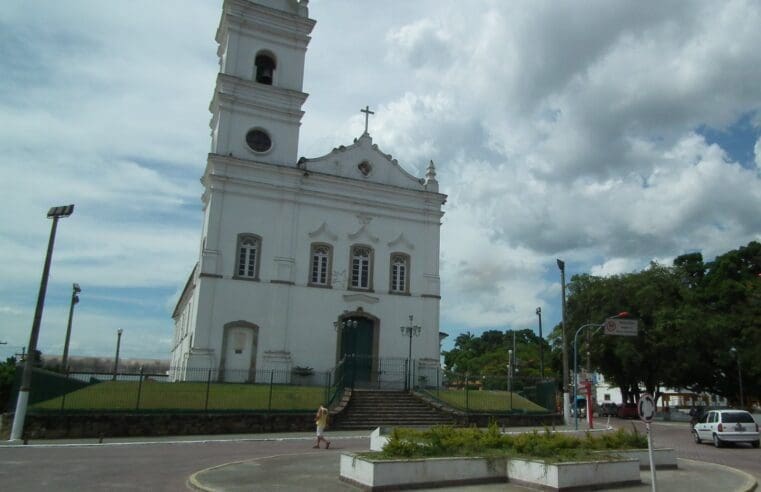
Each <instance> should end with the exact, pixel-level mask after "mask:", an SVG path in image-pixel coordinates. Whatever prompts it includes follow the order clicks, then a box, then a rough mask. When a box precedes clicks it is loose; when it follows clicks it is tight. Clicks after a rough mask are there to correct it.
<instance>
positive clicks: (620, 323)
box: [603, 318, 638, 337]
mask: <svg viewBox="0 0 761 492" xmlns="http://www.w3.org/2000/svg"><path fill="white" fill-rule="evenodd" d="M603 326H604V327H605V332H604V333H605V334H606V335H621V336H625V337H636V336H637V328H638V323H637V320H636V319H626V318H608V319H606V320H605V324H604V325H603Z"/></svg>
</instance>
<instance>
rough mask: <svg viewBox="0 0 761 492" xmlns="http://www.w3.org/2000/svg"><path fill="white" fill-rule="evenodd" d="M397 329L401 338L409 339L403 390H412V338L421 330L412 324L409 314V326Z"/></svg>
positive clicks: (417, 335) (418, 334)
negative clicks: (400, 333)
mask: <svg viewBox="0 0 761 492" xmlns="http://www.w3.org/2000/svg"><path fill="white" fill-rule="evenodd" d="M399 329H400V331H401V332H402V335H403V336H405V337H409V339H410V344H409V350H408V352H407V376H406V378H405V389H412V381H411V379H410V376H411V369H412V337H413V336H416V337H419V336H420V332H421V331H422V328H421V327H420V326H418V325H413V324H412V315H411V314H410V324H409V326H400V327H399Z"/></svg>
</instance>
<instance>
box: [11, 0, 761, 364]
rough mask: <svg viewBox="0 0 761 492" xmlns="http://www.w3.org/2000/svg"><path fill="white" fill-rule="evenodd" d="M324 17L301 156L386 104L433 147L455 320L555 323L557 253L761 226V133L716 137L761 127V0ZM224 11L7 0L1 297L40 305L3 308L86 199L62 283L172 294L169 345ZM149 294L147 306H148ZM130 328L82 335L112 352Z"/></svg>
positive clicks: (374, 130) (398, 7) (679, 244)
mask: <svg viewBox="0 0 761 492" xmlns="http://www.w3.org/2000/svg"><path fill="white" fill-rule="evenodd" d="M310 11H311V14H312V17H313V18H315V19H316V20H317V26H316V27H315V30H314V32H313V34H312V41H311V43H310V46H309V50H308V52H307V66H306V70H305V81H304V87H305V91H307V92H308V93H310V97H309V99H308V101H307V104H306V105H305V108H304V109H305V111H306V115H305V117H304V120H303V124H302V127H301V142H300V151H301V153H302V154H303V155H306V156H315V155H322V154H325V153H326V152H329V151H330V149H331V148H333V147H335V146H337V145H340V144H346V143H348V142H351V140H352V139H353V138H354V137H356V136H358V135H359V134H360V133H361V131H362V129H363V118H362V117H361V115H360V114H359V109H360V108H362V107H364V106H365V105H370V106H371V108H372V109H373V110H375V111H376V114H375V116H373V117H372V118H371V120H370V133H371V135H372V136H373V139H374V141H375V142H376V143H378V144H379V146H380V148H381V149H382V150H383V151H384V152H387V153H391V154H393V155H394V157H396V158H398V159H399V162H400V164H401V165H403V166H404V167H405V168H406V169H408V170H409V171H411V172H414V173H417V174H418V175H422V174H423V173H424V172H425V167H426V165H427V163H428V161H429V160H430V159H433V160H434V161H435V163H436V166H437V170H438V173H439V182H440V184H441V187H442V191H443V192H445V193H448V194H449V200H448V203H447V205H446V206H445V210H446V216H445V218H444V225H443V226H442V247H441V250H442V262H441V276H442V295H443V300H442V320H443V322H444V328H445V330H448V331H450V334H452V335H454V336H456V333H455V332H454V331H453V330H459V329H465V328H475V327H478V328H488V327H505V326H508V325H510V326H514V327H518V328H522V327H534V326H535V325H536V320H535V314H534V310H535V308H536V307H537V306H542V307H543V312H544V314H545V323H546V324H547V325H548V326H551V325H554V323H555V322H556V321H557V319H558V318H559V306H557V304H558V299H559V296H560V294H559V285H558V278H557V273H558V272H557V269H556V268H555V265H554V260H555V258H557V257H562V258H564V259H565V260H566V262H567V264H568V267H569V274H572V273H573V272H591V273H593V274H610V273H625V272H628V271H633V270H637V269H640V268H644V267H646V266H647V264H648V262H649V261H650V260H651V259H652V258H658V259H659V261H663V262H665V263H667V262H668V261H669V259H670V258H673V257H674V256H676V255H679V254H681V253H684V252H687V251H695V250H700V251H702V252H703V255H704V257H706V258H711V257H712V256H713V255H716V254H720V253H722V252H724V251H727V250H729V249H734V248H737V247H739V246H741V245H743V244H745V243H747V242H748V241H750V240H753V239H758V240H761V232H760V231H761V219H760V218H759V214H758V210H761V177H760V176H759V169H761V157H760V156H761V139H759V140H757V141H756V142H755V164H756V167H755V168H751V169H749V168H747V167H745V168H743V167H742V166H741V165H739V164H738V163H734V162H732V161H731V158H730V157H729V156H730V155H731V152H729V151H728V150H729V149H726V148H721V147H719V146H718V145H716V144H713V145H711V144H709V143H708V142H706V140H705V139H704V138H703V137H702V136H701V135H700V133H699V129H700V128H701V127H704V126H707V127H711V128H716V129H718V130H727V129H728V128H730V127H731V125H732V124H733V123H734V122H735V121H736V120H738V119H739V118H740V117H741V116H742V115H747V114H751V115H752V118H751V121H752V125H756V128H758V127H760V126H761V119H759V118H761V117H760V116H759V115H761V84H758V80H761V51H759V50H758V49H757V47H758V46H760V45H761V30H759V29H758V26H759V25H761V6H759V5H758V4H757V3H755V2H746V1H738V0H733V1H728V2H723V3H721V4H717V3H716V2H709V1H702V2H701V1H698V2H694V3H692V4H690V8H684V6H683V5H677V4H671V3H667V2H666V3H658V4H652V5H649V6H648V8H647V9H643V8H641V6H638V5H634V4H631V3H629V2H623V1H621V2H617V1H613V2H611V1H608V0H604V1H603V0H600V1H595V2H592V3H586V4H584V5H583V6H579V5H577V4H575V3H562V2H553V1H549V0H548V1H526V2H519V3H517V4H516V3H509V4H508V3H504V2H498V1H493V0H491V1H489V0H484V1H481V2H460V1H456V0H445V1H443V2H442V1H432V0H430V1H419V2H392V3H387V2H386V3H384V2H370V3H368V2H349V3H347V2H341V3H335V2H312V3H311V4H310ZM219 14H220V6H219V4H218V2H209V1H203V0H195V1H190V0H188V1H182V2H179V1H168V0H167V1H162V2H158V3H156V2H144V3H141V2H129V3H125V4H113V3H103V2H96V1H85V0H79V1H74V2H67V3H66V4H63V3H60V4H59V3H54V4H50V3H49V2H38V3H35V2H32V3H31V4H30V2H20V1H16V2H11V3H10V4H9V5H6V6H4V8H3V9H2V11H0V41H2V44H0V45H2V46H6V47H7V46H13V47H14V48H15V49H13V50H6V52H4V55H6V56H4V57H3V58H2V61H0V70H2V71H3V74H4V77H3V78H2V80H0V156H1V157H0V161H1V162H0V163H1V164H2V165H0V177H2V180H3V185H2V189H3V194H4V198H5V203H6V206H4V207H2V208H0V223H2V224H3V230H2V231H0V248H1V249H2V250H3V251H4V253H5V255H4V259H3V260H0V276H2V278H3V279H4V280H5V281H6V282H5V287H3V286H0V295H4V296H5V298H6V299H9V296H12V295H16V296H18V295H20V294H14V292H16V293H18V292H24V293H31V294H29V295H28V297H29V298H30V299H26V298H24V299H20V298H18V297H16V298H13V299H11V300H9V301H7V302H5V305H6V306H9V307H12V306H17V307H16V308H15V309H18V310H20V311H21V312H23V313H24V314H23V315H21V314H19V313H18V312H13V313H12V312H10V311H3V310H2V309H0V316H3V317H5V318H4V319H8V320H9V323H10V322H13V323H15V324H18V323H19V321H20V320H23V321H24V322H25V323H26V322H28V319H27V318H29V319H31V314H30V313H29V312H28V311H29V310H30V309H31V308H30V307H29V305H31V304H32V303H33V299H32V298H33V295H34V293H35V292H36V291H35V288H36V283H37V282H38V278H39V272H40V270H41V263H42V255H43V252H44V248H45V245H46V241H47V234H48V231H49V221H47V220H46V219H45V218H44V213H45V211H46V210H47V207H49V206H51V205H57V204H63V203H76V204H77V209H76V211H75V215H74V216H72V217H71V218H69V219H66V220H65V221H62V222H61V227H60V229H59V237H58V241H57V244H56V256H55V262H54V268H53V272H52V277H51V285H69V284H70V282H71V281H79V282H81V283H82V284H83V285H84V284H87V285H90V286H94V287H97V288H103V289H108V288H111V289H116V288H161V289H163V290H162V294H161V299H159V301H158V303H159V304H160V305H161V309H163V310H164V312H166V313H167V314H166V317H165V318H161V317H159V316H156V315H155V314H151V316H150V317H149V318H150V319H145V320H141V321H140V323H142V326H150V327H151V329H150V331H149V332H145V333H143V335H145V337H146V339H147V340H151V339H155V340H158V339H159V338H161V339H166V338H167V337H168V336H170V334H171V321H170V320H169V317H168V316H169V311H170V310H171V308H172V307H173V304H174V300H175V299H176V296H177V295H179V291H180V289H181V288H182V286H183V285H184V282H185V280H186V279H187V275H188V273H189V271H190V269H191V268H192V265H193V263H194V262H195V259H196V254H197V250H198V241H199V235H200V220H201V213H200V201H199V198H198V197H199V195H200V193H201V187H200V185H199V183H198V178H199V177H200V175H201V173H202V170H203V163H204V160H205V154H206V152H207V151H208V144H209V129H208V120H209V113H208V110H207V108H208V102H209V100H210V98H211V95H212V90H213V85H214V77H215V75H216V71H217V65H216V63H217V59H216V44H215V42H214V40H213V37H214V33H215V29H216V25H217V20H218V18H219ZM756 138H758V137H756ZM751 146H752V144H751ZM10 285H13V286H14V288H13V289H11V288H10V287H9V286H10ZM172 292H174V294H170V293H172ZM105 297H108V296H106V295H104V298H101V299H100V300H99V301H98V302H99V303H101V304H98V306H100V308H99V309H101V310H99V311H98V316H99V318H98V319H94V318H93V319H91V320H88V321H87V322H86V323H85V322H84V321H83V323H85V324H89V325H90V326H92V329H93V330H94V331H95V330H96V328H95V326H96V324H98V323H100V324H102V326H106V327H108V330H114V329H115V328H116V327H117V326H118V325H121V323H122V321H123V317H124V311H123V310H122V311H109V310H108V309H107V308H106V306H107V305H109V304H110V303H111V301H110V300H109V299H106V298H105ZM139 298H141V297H140V295H137V297H136V298H135V302H134V303H133V309H134V310H136V311H137V313H140V312H141V311H143V310H148V309H147V308H146V307H145V305H141V304H140V302H139V300H138V299H139ZM127 301H128V302H132V301H130V300H129V299H128V300H127ZM151 305H152V304H151ZM141 306H142V307H141ZM151 312H152V313H153V311H151ZM14 313H15V314H14ZM82 315H83V317H84V316H85V312H84V310H83V312H82ZM8 316H13V320H10V318H8ZM16 318H18V319H16ZM127 319H128V320H129V316H127ZM128 322H129V321H128ZM137 324H138V323H137V322H135V325H131V326H130V328H131V329H135V330H137V329H138V328H137ZM83 330H84V328H83ZM149 333H150V334H149ZM0 336H5V335H3V333H1V332H0ZM110 336H111V335H104V336H102V337H101V336H100V335H97V336H95V335H94V336H93V338H92V339H91V341H81V342H78V343H83V344H90V345H83V346H82V349H83V350H91V351H97V348H102V349H103V351H104V352H105V353H108V352H109V351H110V346H111V344H112V342H111V341H110V340H109V337H110ZM454 336H453V337H451V338H450V340H451V339H453V338H454ZM152 337H153V338H152ZM45 340H48V339H47V338H45ZM22 343H23V342H22ZM50 343H51V344H53V343H57V342H54V341H53V340H52V339H50ZM157 343H159V344H160V343H163V342H157ZM87 347H89V348H87ZM106 348H108V350H106Z"/></svg>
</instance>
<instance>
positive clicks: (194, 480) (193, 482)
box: [185, 453, 316, 492]
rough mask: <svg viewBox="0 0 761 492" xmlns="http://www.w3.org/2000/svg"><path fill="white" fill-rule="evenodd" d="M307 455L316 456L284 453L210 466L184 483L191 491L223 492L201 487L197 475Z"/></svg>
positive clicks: (204, 486)
mask: <svg viewBox="0 0 761 492" xmlns="http://www.w3.org/2000/svg"><path fill="white" fill-rule="evenodd" d="M308 454H316V453H285V454H273V455H271V456H260V457H258V458H251V459H249V460H238V461H230V462H229V463H222V464H220V465H214V466H210V467H208V468H204V469H203V470H198V471H197V472H195V473H193V474H192V475H190V476H189V477H188V479H187V481H186V482H185V483H187V485H188V487H190V488H191V489H193V490H200V491H201V492H223V490H221V489H215V488H214V487H209V486H206V485H203V484H202V483H201V482H200V481H199V480H198V478H197V477H196V476H197V475H200V474H201V473H204V472H208V471H212V470H216V469H217V468H223V467H225V466H230V465H240V464H242V463H251V462H253V461H259V460H267V459H271V458H280V457H283V456H302V455H308Z"/></svg>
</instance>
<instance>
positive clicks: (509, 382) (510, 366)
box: [507, 350, 514, 412]
mask: <svg viewBox="0 0 761 492" xmlns="http://www.w3.org/2000/svg"><path fill="white" fill-rule="evenodd" d="M513 368H514V364H513V351H512V350H508V351H507V392H508V393H509V394H510V411H511V412H512V411H513Z"/></svg>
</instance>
